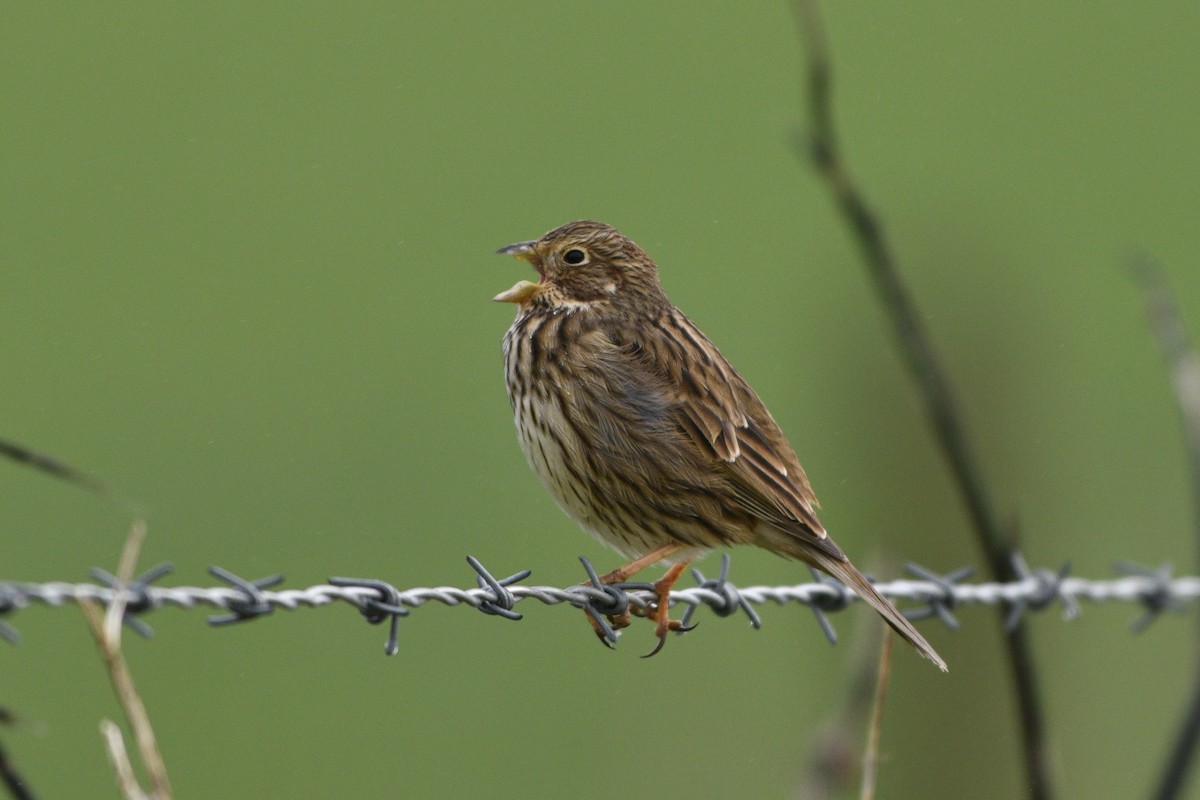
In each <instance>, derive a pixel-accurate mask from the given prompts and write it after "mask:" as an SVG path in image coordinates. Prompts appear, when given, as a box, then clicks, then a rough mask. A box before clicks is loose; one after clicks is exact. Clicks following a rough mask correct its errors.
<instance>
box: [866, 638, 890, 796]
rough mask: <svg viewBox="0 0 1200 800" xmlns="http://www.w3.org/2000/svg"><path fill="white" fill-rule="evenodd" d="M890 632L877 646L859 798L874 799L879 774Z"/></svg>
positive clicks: (888, 670)
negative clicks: (879, 645) (869, 723)
mask: <svg viewBox="0 0 1200 800" xmlns="http://www.w3.org/2000/svg"><path fill="white" fill-rule="evenodd" d="M893 644H894V641H893V637H892V632H891V631H889V630H885V631H884V632H883V646H882V647H880V648H879V672H878V673H877V675H876V677H875V704H874V706H873V707H872V709H871V727H870V728H869V729H868V730H867V747H866V750H865V752H864V753H863V779H862V791H861V792H860V793H859V798H860V799H861V800H875V779H876V778H877V777H878V774H879V735H880V732H881V731H882V730H883V707H884V705H886V704H887V691H888V682H889V681H890V680H891V677H892V645H893Z"/></svg>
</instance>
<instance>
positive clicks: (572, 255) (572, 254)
mask: <svg viewBox="0 0 1200 800" xmlns="http://www.w3.org/2000/svg"><path fill="white" fill-rule="evenodd" d="M563 261H565V262H567V263H568V264H570V265H571V266H573V267H575V266H579V265H580V264H582V263H583V262H585V261H587V253H585V252H583V251H582V250H580V249H579V248H578V247H572V248H571V249H570V250H568V251H567V252H565V253H563Z"/></svg>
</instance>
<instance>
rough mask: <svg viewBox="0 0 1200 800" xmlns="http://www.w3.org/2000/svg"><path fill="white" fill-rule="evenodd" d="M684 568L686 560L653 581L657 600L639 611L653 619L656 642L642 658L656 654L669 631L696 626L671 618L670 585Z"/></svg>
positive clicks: (663, 643)
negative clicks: (649, 606)
mask: <svg viewBox="0 0 1200 800" xmlns="http://www.w3.org/2000/svg"><path fill="white" fill-rule="evenodd" d="M685 569H687V562H686V561H683V562H680V563H678V564H675V565H674V566H673V567H671V568H670V569H669V570H667V574H666V575H663V576H662V577H661V578H659V579H658V580H657V581H655V582H654V594H655V595H656V596H657V598H658V600H657V602H656V603H655V604H654V606H653V608H647V609H643V610H642V612H641V613H642V614H643V615H644V616H646V617H648V618H650V619H652V620H654V635H655V636H657V637H658V644H656V645H655V646H654V649H653V650H651V651H650V652H649V653H646V655H644V656H642V658H650V656H654V655H658V652H659V651H660V650H662V649H663V645H665V644H666V643H667V634H668V633H670V632H671V631H675V632H676V633H687V632H688V631H690V630H692V629H693V628H695V627H696V626H695V625H684V624H683V623H682V622H680V621H679V620H677V619H671V587H672V586H674V585H675V581H677V580H679V576H680V575H682V574H683V571H684V570H685Z"/></svg>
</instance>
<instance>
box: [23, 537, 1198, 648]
mask: <svg viewBox="0 0 1200 800" xmlns="http://www.w3.org/2000/svg"><path fill="white" fill-rule="evenodd" d="M581 560H583V561H584V566H585V569H587V570H588V573H589V575H591V574H594V570H592V569H591V565H590V564H588V563H587V561H586V560H585V559H581ZM468 563H470V565H471V567H472V569H474V570H475V573H476V582H477V584H478V585H477V586H476V587H473V588H460V587H457V586H431V587H414V588H409V589H397V588H396V587H394V586H392V585H391V584H389V583H387V582H385V581H381V580H378V579H357V578H331V579H330V582H329V583H325V584H317V585H313V586H309V587H306V588H302V589H287V588H278V589H272V588H269V587H271V586H274V585H276V584H277V583H279V582H280V581H282V577H280V576H273V577H270V578H264V579H261V580H257V581H246V580H244V579H242V578H240V577H238V576H236V575H234V574H233V573H231V572H228V571H227V570H223V569H220V568H216V567H213V568H210V572H211V573H212V574H213V575H214V576H216V577H218V578H220V579H221V580H223V581H225V582H226V583H227V584H228V585H214V586H153V585H151V582H152V581H154V580H157V579H159V578H161V577H162V576H164V575H166V574H168V573H169V572H170V567H169V565H166V564H163V565H159V566H157V567H155V568H154V569H152V570H150V571H148V572H147V573H145V574H144V575H142V576H140V577H139V578H137V579H135V580H134V581H132V582H131V583H130V584H129V585H127V586H124V587H122V586H120V585H119V583H118V582H117V581H116V579H115V578H113V577H112V576H111V575H109V574H108V573H105V572H103V571H101V570H93V572H92V574H93V576H94V577H96V578H97V580H98V581H99V582H97V583H70V582H66V581H49V582H43V583H35V582H17V581H0V615H3V614H8V613H10V612H14V611H18V610H21V609H24V608H27V607H29V606H31V605H35V604H37V605H44V606H49V607H61V606H64V605H67V604H68V603H76V602H78V601H80V600H82V599H85V598H86V599H91V600H94V601H96V602H98V603H100V604H102V605H106V606H107V605H108V604H110V603H111V602H112V601H113V599H114V598H115V597H117V595H118V593H124V599H125V601H126V604H127V606H126V608H127V611H126V622H127V623H128V624H129V625H130V626H131V627H133V628H134V629H135V630H137V631H138V632H139V633H143V634H144V635H149V634H150V629H149V628H148V626H146V625H145V623H144V621H143V620H142V619H141V616H142V615H144V614H146V613H147V612H149V611H153V610H158V609H164V608H180V609H195V608H199V607H207V608H211V609H215V610H218V611H224V612H227V613H224V614H220V615H215V616H210V617H209V622H210V623H211V624H213V625H225V624H230V623H235V622H243V621H246V620H250V619H255V618H257V617H261V616H265V615H267V614H269V613H271V612H272V611H273V610H275V609H283V610H288V611H296V610H300V609H304V608H318V607H321V606H327V605H330V604H333V603H338V602H343V603H347V604H349V605H351V606H353V607H355V608H356V609H357V610H358V611H360V612H361V613H362V614H363V616H364V617H365V618H366V619H367V621H368V622H371V623H376V624H377V623H381V622H384V621H390V623H391V635H390V636H389V639H388V645H387V648H386V649H387V652H388V653H389V654H392V653H395V652H396V651H397V650H398V645H397V623H398V621H399V619H400V618H401V617H404V616H407V615H408V613H409V611H410V610H412V609H417V608H420V607H421V606H423V605H425V604H427V603H431V602H436V603H441V604H443V605H447V606H470V607H471V608H474V609H477V610H479V611H482V612H484V613H488V614H492V615H496V616H501V617H503V618H505V619H510V620H517V619H520V618H521V615H520V614H519V613H517V612H516V611H514V610H513V607H514V606H515V605H516V604H518V603H520V602H522V601H524V600H536V601H538V602H540V603H542V604H544V605H561V604H568V605H572V606H575V607H576V608H584V609H588V610H589V612H590V613H591V614H592V615H593V617H595V618H600V617H601V616H602V615H609V614H616V613H620V612H621V611H623V610H624V609H625V608H629V607H633V608H635V609H642V608H645V607H646V606H648V605H649V604H651V603H652V602H653V601H654V593H653V592H652V591H650V590H649V586H648V585H647V584H639V583H628V584H617V585H615V586H603V587H601V586H598V585H597V584H596V583H595V582H592V583H584V584H580V585H577V586H568V587H565V588H563V587H557V586H534V585H523V584H520V583H519V581H521V580H524V579H525V578H527V577H528V576H529V572H528V571H527V570H524V571H521V572H519V573H516V574H515V575H512V576H509V577H508V578H504V579H501V580H497V579H496V578H494V577H493V576H492V575H491V573H490V572H488V570H487V569H486V568H485V567H484V566H483V565H482V564H481V563H480V562H479V561H478V560H477V559H474V558H471V557H468ZM1013 564H1014V568H1015V569H1016V571H1017V574H1018V575H1020V576H1022V577H1021V579H1020V580H1017V581H1012V582H1009V583H994V582H983V583H964V582H962V581H963V580H964V579H965V578H966V577H968V576H969V575H970V573H971V570H970V569H960V570H956V571H954V572H951V573H948V574H946V575H938V574H936V573H933V572H931V571H929V570H927V569H925V568H923V567H920V566H918V565H915V564H908V565H906V570H907V571H908V572H909V573H910V574H913V575H916V576H917V578H916V579H898V580H892V581H886V582H881V583H877V584H875V587H876V588H877V589H878V590H879V592H880V593H881V594H883V595H884V596H885V597H888V598H889V599H891V600H893V601H902V602H903V603H905V604H910V607H909V609H908V611H907V612H906V613H908V614H909V615H910V616H911V617H913V618H915V619H920V618H923V617H929V616H937V617H938V618H940V619H941V620H942V622H943V623H945V624H946V625H948V626H950V627H952V628H956V627H957V626H958V621H957V618H956V617H955V616H954V614H953V609H954V608H956V607H958V606H963V605H996V604H1005V605H1007V606H1008V607H1009V608H1010V609H1011V613H1010V624H1015V621H1016V619H1018V618H1019V617H1020V616H1021V615H1023V614H1024V613H1027V612H1031V611H1040V610H1044V609H1047V608H1050V607H1051V606H1055V607H1058V608H1060V609H1061V610H1062V613H1063V616H1064V618H1066V619H1070V618H1073V617H1074V616H1076V615H1077V614H1078V613H1079V604H1080V602H1081V601H1086V602H1091V603H1105V602H1134V603H1140V604H1141V605H1142V606H1143V607H1144V611H1143V613H1142V615H1141V616H1140V617H1139V618H1138V619H1135V620H1134V621H1133V624H1132V627H1133V629H1134V630H1135V631H1138V630H1141V629H1143V628H1145V627H1146V626H1147V625H1149V624H1150V623H1151V622H1152V621H1153V620H1154V619H1156V618H1157V617H1158V616H1159V614H1161V612H1163V611H1166V610H1175V611H1177V610H1180V609H1181V608H1182V607H1183V606H1184V604H1186V603H1189V602H1192V601H1194V600H1196V599H1197V598H1200V577H1195V576H1186V577H1172V576H1171V572H1170V567H1169V565H1163V566H1162V567H1159V568H1157V569H1148V568H1145V567H1139V566H1136V565H1131V564H1118V565H1117V569H1118V571H1119V572H1121V573H1123V574H1121V575H1119V576H1118V577H1116V578H1111V579H1090V578H1075V577H1069V576H1068V575H1067V567H1065V566H1064V567H1063V568H1060V569H1059V570H1058V571H1051V570H1046V569H1038V570H1030V569H1029V568H1028V567H1027V566H1026V564H1025V562H1024V559H1022V558H1021V557H1020V556H1019V555H1017V554H1014V556H1013ZM728 574H729V558H728V556H725V557H724V560H723V562H722V566H721V573H720V576H719V577H718V578H717V579H715V580H708V579H706V578H705V577H704V576H703V575H702V574H701V573H700V572H698V571H695V570H693V575H694V576H695V579H696V582H697V584H698V585H697V586H693V587H689V588H683V589H676V590H674V591H672V592H671V604H672V605H682V606H686V607H687V612H686V613H687V614H688V615H690V614H692V613H693V612H694V611H695V610H696V609H698V608H699V607H701V606H705V607H707V608H709V609H711V610H712V611H713V612H715V613H716V615H717V616H730V615H733V614H736V613H737V612H738V611H742V612H744V613H745V615H746V617H747V618H748V619H749V621H750V622H751V624H753V625H754V627H756V628H757V627H759V625H760V619H759V616H758V614H757V612H755V611H754V609H753V608H752V606H757V605H766V604H774V605H779V606H785V605H788V604H790V603H798V604H801V605H805V606H808V607H809V608H811V609H812V611H813V613H814V614H815V615H816V616H817V621H818V622H819V623H820V624H821V627H822V628H823V629H824V630H825V633H826V635H827V636H828V637H829V638H830V639H831V641H836V634H835V633H834V631H833V628H832V626H831V625H830V624H829V622H828V620H827V619H826V618H825V614H826V613H827V612H832V611H837V610H840V609H841V608H845V607H846V606H847V605H849V604H851V603H854V602H856V601H858V597H857V595H855V594H853V593H852V592H850V591H848V590H847V589H846V588H845V587H844V586H842V585H841V584H839V583H837V582H836V581H833V580H831V579H829V578H827V577H822V578H821V579H820V580H818V581H814V582H811V583H801V584H796V585H791V586H746V587H736V586H734V585H733V584H732V583H731V582H730V581H729V580H728ZM0 637H3V638H6V639H9V640H10V641H14V642H15V641H17V639H18V635H17V633H16V631H15V630H14V629H13V628H12V627H11V626H9V625H7V624H5V623H3V622H0ZM612 639H613V641H615V635H613V637H612Z"/></svg>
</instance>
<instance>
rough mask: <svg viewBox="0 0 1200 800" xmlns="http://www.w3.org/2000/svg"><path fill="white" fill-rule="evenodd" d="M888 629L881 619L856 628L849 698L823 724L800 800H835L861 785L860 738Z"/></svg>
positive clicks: (845, 698)
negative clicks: (880, 651)
mask: <svg viewBox="0 0 1200 800" xmlns="http://www.w3.org/2000/svg"><path fill="white" fill-rule="evenodd" d="M884 631H885V627H884V625H883V624H882V622H881V621H880V620H879V619H878V618H871V621H870V622H869V624H867V625H860V626H859V627H858V628H856V637H855V638H856V641H855V642H854V645H853V655H852V656H851V658H850V663H851V664H852V665H853V669H852V671H851V673H850V676H849V681H848V682H847V685H846V689H845V692H846V694H845V697H844V698H843V699H842V701H841V702H840V703H839V704H837V706H835V710H834V711H833V712H832V713H831V714H830V715H829V717H828V718H827V719H826V720H825V721H824V722H823V723H822V724H821V726H820V729H819V730H818V732H817V735H816V738H815V739H814V741H813V744H812V745H811V746H810V748H809V758H808V763H807V765H806V769H805V773H804V777H803V780H801V782H800V787H799V790H798V791H797V793H796V797H797V798H803V800H833V798H835V797H842V796H844V795H845V794H846V793H847V792H848V791H849V790H850V789H851V788H853V786H854V785H855V784H856V783H860V780H859V779H860V778H861V772H860V770H861V767H862V758H861V753H860V752H859V742H860V739H859V736H860V735H861V733H860V732H861V730H862V727H863V725H864V724H866V723H867V721H868V719H869V718H870V715H871V703H872V702H873V700H874V697H875V679H876V673H877V672H878V669H879V667H878V657H877V653H878V649H879V647H880V646H882V644H881V642H882V639H883V636H884V635H885V634H884Z"/></svg>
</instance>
